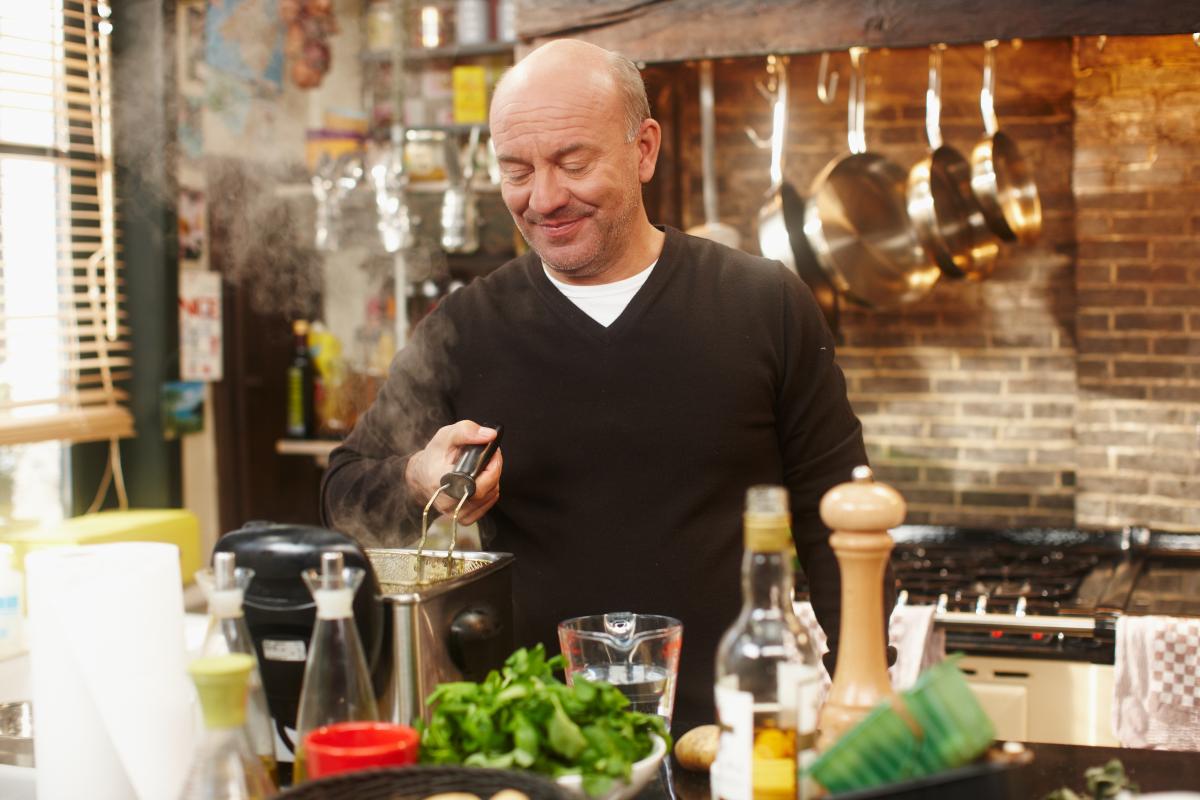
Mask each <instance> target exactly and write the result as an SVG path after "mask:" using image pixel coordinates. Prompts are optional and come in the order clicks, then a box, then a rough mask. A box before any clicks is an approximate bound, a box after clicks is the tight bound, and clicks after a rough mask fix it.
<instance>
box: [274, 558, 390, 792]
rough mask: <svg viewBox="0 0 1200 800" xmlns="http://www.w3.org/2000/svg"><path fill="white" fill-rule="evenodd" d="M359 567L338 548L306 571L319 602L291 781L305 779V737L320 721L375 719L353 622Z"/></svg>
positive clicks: (368, 677)
mask: <svg viewBox="0 0 1200 800" xmlns="http://www.w3.org/2000/svg"><path fill="white" fill-rule="evenodd" d="M363 575H364V573H363V570H361V569H359V568H357V567H347V566H346V565H345V560H344V558H343V557H342V554H341V553H338V552H329V553H322V554H321V569H320V571H319V572H318V571H317V570H314V569H309V570H305V571H304V583H305V584H307V586H308V589H309V591H311V592H312V594H313V600H315V601H316V604H317V624H316V626H315V627H314V628H313V635H312V642H311V643H310V644H309V648H308V662H307V663H306V664H305V665H304V681H303V683H302V684H301V686H300V713H299V718H298V719H297V720H296V760H295V766H294V767H293V769H292V782H293V783H299V782H300V781H302V780H304V747H303V744H304V737H305V736H306V735H307V734H308V733H309V732H310V731H312V730H314V729H316V728H319V727H321V726H322V725H331V724H333V723H335V722H348V721H351V720H377V719H379V711H378V708H377V706H376V704H375V690H374V688H373V687H372V686H371V673H370V671H368V670H367V658H366V656H365V655H364V654H363V648H362V641H361V640H360V639H359V638H358V628H357V627H355V624H354V593H355V592H357V591H358V587H359V586H360V585H361V584H362V581H363Z"/></svg>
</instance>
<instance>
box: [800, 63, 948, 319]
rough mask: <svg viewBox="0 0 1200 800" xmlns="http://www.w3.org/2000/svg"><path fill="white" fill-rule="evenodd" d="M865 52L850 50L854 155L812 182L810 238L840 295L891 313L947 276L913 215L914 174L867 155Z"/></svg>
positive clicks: (808, 215) (806, 227)
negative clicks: (908, 191) (909, 195)
mask: <svg viewBox="0 0 1200 800" xmlns="http://www.w3.org/2000/svg"><path fill="white" fill-rule="evenodd" d="M866 53H867V49H866V48H865V47H854V48H851V50H850V61H851V65H852V67H853V69H852V71H851V75H850V92H849V94H850V98H849V102H848V104H847V115H848V119H847V129H848V133H847V137H846V138H847V142H848V144H849V147H850V152H849V153H848V154H846V155H843V156H839V157H838V158H835V159H834V160H833V161H831V162H830V163H829V164H828V165H827V166H826V167H825V169H824V170H822V171H821V174H820V175H818V176H817V178H816V180H815V181H813V188H812V191H811V192H810V194H809V200H808V203H807V206H806V208H805V214H804V233H805V236H806V238H807V239H808V242H809V244H810V245H811V246H812V249H813V251H814V252H815V253H816V256H817V260H818V262H819V263H820V265H821V267H822V268H823V269H824V270H825V273H826V275H827V276H828V278H829V279H830V280H831V281H832V282H833V284H834V286H836V287H837V289H838V291H839V292H841V293H842V294H844V295H847V296H848V297H849V298H850V299H852V300H853V301H855V302H857V303H859V304H861V305H864V306H866V307H868V308H887V307H890V306H896V305H899V304H901V303H911V302H915V301H917V300H920V299H921V298H922V297H924V296H925V295H926V294H928V293H929V291H930V290H931V289H933V286H934V284H935V283H937V280H938V276H939V275H940V274H941V271H940V270H939V269H938V266H937V264H935V263H933V261H932V260H931V259H930V258H929V256H928V255H927V254H926V253H925V248H923V247H922V246H921V242H920V240H919V239H918V238H917V233H916V229H915V228H914V227H913V224H912V222H911V221H910V220H909V218H908V210H907V208H906V207H905V195H904V190H905V184H906V183H907V177H908V174H907V173H906V172H905V170H904V169H903V168H901V167H900V166H898V165H897V164H895V163H894V162H892V161H890V160H888V159H886V158H884V157H883V156H880V155H877V154H874V153H868V152H867V143H866V134H865V131H864V122H865V119H864V118H865V109H866V79H865V72H864V63H863V62H864V61H865V60H866Z"/></svg>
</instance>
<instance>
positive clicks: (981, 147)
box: [971, 39, 1042, 242]
mask: <svg viewBox="0 0 1200 800" xmlns="http://www.w3.org/2000/svg"><path fill="white" fill-rule="evenodd" d="M998 44H999V42H997V41H996V40H995V39H993V40H991V41H989V42H985V43H984V46H983V47H984V50H983V88H982V89H981V90H980V92H979V108H980V110H981V111H982V112H983V128H984V131H985V133H984V137H983V138H982V139H980V140H979V144H977V145H975V149H974V150H972V151H971V189H972V191H973V192H974V193H975V198H976V200H978V201H979V205H980V207H981V208H982V209H983V216H984V218H985V219H986V220H987V223H988V227H990V228H991V229H992V230H993V231H994V232H995V233H996V235H997V236H999V237H1000V238H1001V239H1004V240H1005V241H1009V242H1013V241H1021V242H1032V241H1034V240H1035V239H1037V238H1038V236H1039V235H1040V234H1041V232H1042V203H1041V200H1040V199H1039V198H1038V190H1037V184H1036V183H1035V182H1034V179H1033V170H1032V169H1031V168H1030V166H1029V164H1028V162H1026V161H1025V159H1024V158H1022V157H1021V151H1020V150H1019V149H1018V148H1017V143H1016V142H1015V141H1014V140H1013V139H1012V137H1010V136H1008V135H1006V134H1005V133H1004V132H1003V131H1001V130H1000V125H999V123H998V122H997V120H996V105H995V96H996V46H997V45H998Z"/></svg>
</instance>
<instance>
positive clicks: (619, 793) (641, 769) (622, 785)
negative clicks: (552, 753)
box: [554, 734, 667, 800]
mask: <svg viewBox="0 0 1200 800" xmlns="http://www.w3.org/2000/svg"><path fill="white" fill-rule="evenodd" d="M650 740H651V741H652V742H654V746H653V748H652V749H651V750H650V755H648V756H646V757H645V758H643V759H642V760H641V761H635V762H633V768H632V770H631V772H630V775H629V782H628V783H626V782H625V781H616V782H615V783H613V786H612V788H611V789H609V790H608V791H607V792H605V793H604V794H601V795H597V796H595V797H592V796H591V795H589V794H588V793H587V792H585V791H584V790H583V778H582V777H580V776H579V775H563V776H562V777H559V778H555V779H554V782H555V783H557V784H558V785H559V786H560V787H562V788H563V789H566V790H567V791H568V792H569V793H570V794H572V795H575V796H576V797H581V798H586V800H629V798H631V797H633V796H634V795H635V794H637V793H638V792H640V791H641V790H642V789H644V788H645V787H646V784H648V783H649V782H650V781H652V780H654V775H655V773H656V772H658V765H659V764H660V763H662V760H663V756H665V755H666V754H667V743H666V742H665V741H663V738H662V737H661V736H657V735H655V734H651V735H650Z"/></svg>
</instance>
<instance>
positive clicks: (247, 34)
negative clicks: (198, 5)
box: [205, 0, 283, 91]
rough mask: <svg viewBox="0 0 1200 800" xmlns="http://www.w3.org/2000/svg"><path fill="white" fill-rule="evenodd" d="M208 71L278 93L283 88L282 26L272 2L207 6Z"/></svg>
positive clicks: (229, 0) (226, 1)
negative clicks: (213, 69) (217, 72)
mask: <svg viewBox="0 0 1200 800" xmlns="http://www.w3.org/2000/svg"><path fill="white" fill-rule="evenodd" d="M205 61H207V62H208V65H209V66H210V67H213V68H215V69H219V70H221V71H222V72H227V73H229V74H230V75H236V76H237V77H239V78H241V79H243V80H248V81H253V82H254V83H256V84H259V85H261V86H263V87H264V88H266V87H269V88H270V89H272V90H274V91H279V90H280V89H281V88H282V87H283V22H282V20H281V19H280V16H279V7H278V3H277V2H275V0H222V2H220V3H210V4H209V7H208V14H207V17H206V19H205Z"/></svg>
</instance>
